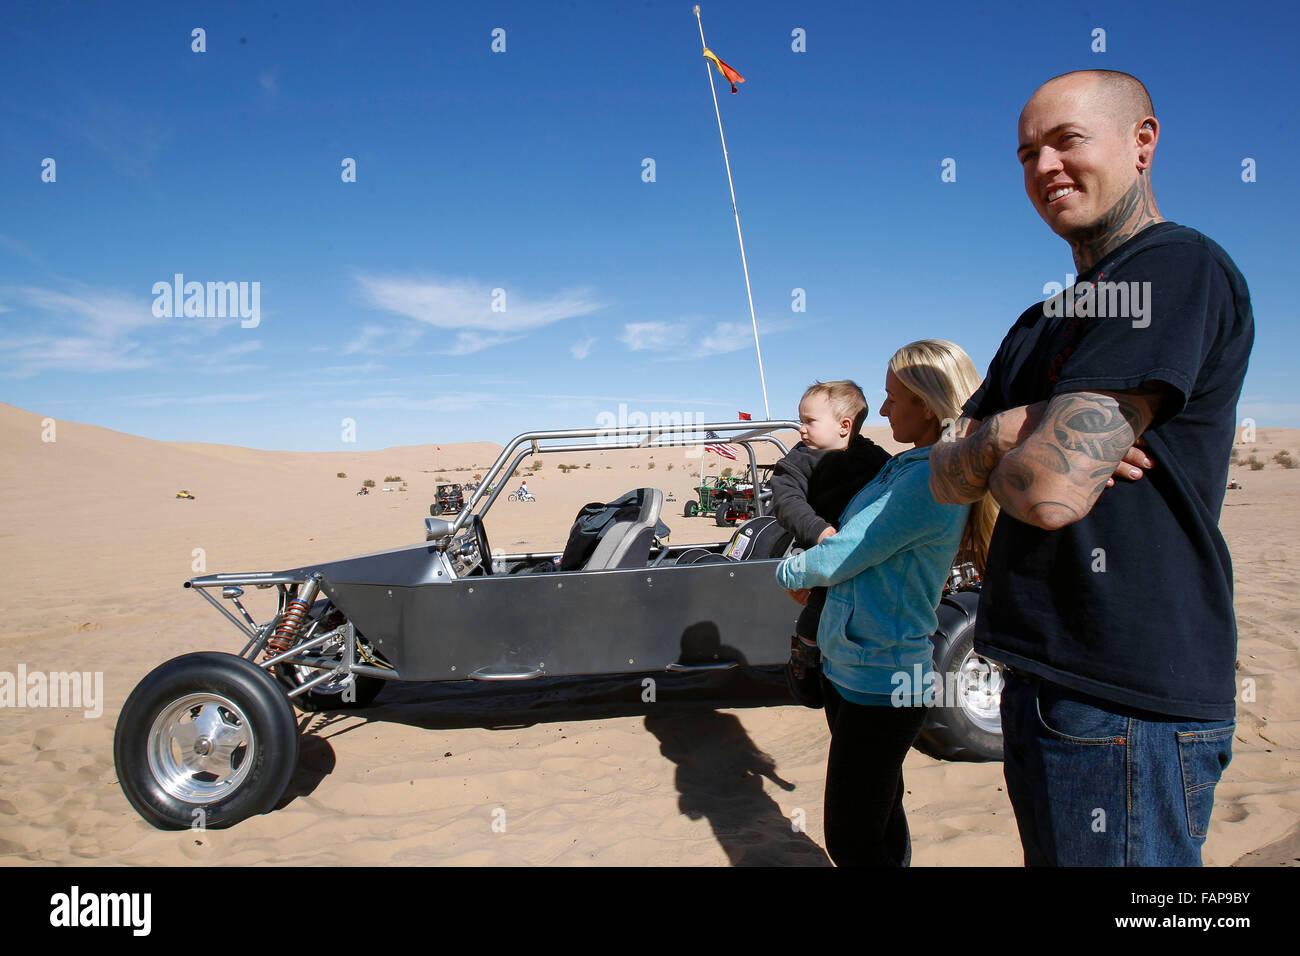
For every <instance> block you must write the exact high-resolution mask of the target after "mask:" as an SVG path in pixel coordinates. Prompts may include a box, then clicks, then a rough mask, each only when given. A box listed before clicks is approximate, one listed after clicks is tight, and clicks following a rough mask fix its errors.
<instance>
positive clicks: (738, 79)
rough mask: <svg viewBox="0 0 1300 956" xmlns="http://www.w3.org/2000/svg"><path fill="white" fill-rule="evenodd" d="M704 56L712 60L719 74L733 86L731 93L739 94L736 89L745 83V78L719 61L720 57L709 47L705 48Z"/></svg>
mask: <svg viewBox="0 0 1300 956" xmlns="http://www.w3.org/2000/svg"><path fill="white" fill-rule="evenodd" d="M704 55H705V56H706V57H708V58H709V59H710V60H712V61H713V65H714V66H716V67H717V68H718V72H719V73H721V74H722V75H723V76H724V77H726V79H727V82H729V83H730V84H731V92H733V93H739V92H740V91H739V90H737V89H736V84H737V83H744V82H745V78H744V77H743V76H741V75H740V74H739V73H737V72H736V71H735V70H733V69H732V68H731V67H729V66H727V64H725V63H723V62H722V61H721V60H719V59H718V55H717V54H716V53H714V52H713V51H712V50H710V49H709V48H708V47H705V48H704Z"/></svg>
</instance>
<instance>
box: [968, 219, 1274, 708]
mask: <svg viewBox="0 0 1300 956" xmlns="http://www.w3.org/2000/svg"><path fill="white" fill-rule="evenodd" d="M1125 299H1127V302H1125ZM1069 313H1073V314H1069ZM1254 334H1255V333H1254V319H1253V316H1252V314H1251V308H1250V294H1249V292H1248V291H1247V289H1246V282H1245V280H1244V279H1243V278H1242V276H1241V273H1240V272H1239V271H1238V270H1237V267H1236V266H1235V265H1234V264H1233V262H1232V260H1231V259H1230V258H1229V257H1228V255H1227V253H1225V252H1224V251H1223V250H1222V249H1220V248H1219V247H1218V246H1217V245H1216V244H1215V243H1214V242H1212V241H1211V240H1209V239H1207V238H1206V237H1205V236H1203V235H1201V234H1200V233H1199V232H1197V231H1196V230H1194V229H1189V228H1187V227H1185V226H1179V225H1177V224H1175V223H1170V222H1165V223H1157V224H1156V225H1154V226H1150V227H1148V228H1147V229H1144V230H1143V231H1142V232H1141V233H1139V234H1138V235H1137V236H1135V237H1133V238H1132V239H1130V240H1129V241H1128V242H1126V243H1125V244H1124V245H1122V246H1120V247H1119V248H1118V249H1116V250H1114V251H1113V252H1112V253H1111V254H1110V255H1108V256H1106V258H1105V259H1103V260H1102V261H1101V262H1099V263H1098V264H1097V266H1096V267H1094V268H1093V269H1091V270H1089V271H1088V272H1086V273H1084V274H1083V275H1081V276H1079V280H1078V283H1077V284H1076V285H1075V286H1074V287H1073V288H1072V289H1067V290H1065V292H1064V293H1062V295H1061V296H1058V297H1055V298H1054V299H1049V300H1048V302H1046V303H1039V304H1037V305H1035V306H1033V307H1032V308H1030V309H1028V310H1027V311H1026V312H1025V313H1024V314H1023V315H1022V316H1021V317H1020V319H1019V321H1017V322H1016V324H1015V325H1014V326H1013V327H1012V329H1011V331H1010V332H1008V333H1007V336H1006V338H1005V339H1004V340H1003V342H1002V345H1001V347H1000V348H999V349H998V353H997V355H996V356H995V357H994V359H993V362H992V363H991V364H990V366H989V371H988V375H987V376H986V378H985V380H984V384H983V385H982V386H981V387H980V389H979V391H978V392H976V393H975V395H974V396H972V398H971V399H970V401H969V402H967V403H966V406H965V409H964V411H965V413H966V414H967V415H970V416H971V417H973V418H977V419H983V418H987V417H988V416H989V415H992V414H994V413H996V412H999V411H1002V410H1004V409H1007V408H1013V407H1016V406H1019V405H1029V404H1032V403H1034V402H1038V401H1042V400H1044V399H1048V398H1051V397H1052V396H1054V395H1057V394H1059V393H1062V392H1077V391H1122V390H1125V389H1134V388H1137V387H1138V386H1140V385H1142V383H1143V382H1151V381H1156V382H1163V383H1166V384H1167V385H1168V386H1169V388H1168V389H1167V392H1166V395H1165V397H1164V399H1163V400H1162V401H1161V404H1160V407H1159V409H1158V411H1157V413H1156V418H1155V420H1154V421H1153V422H1152V423H1151V425H1150V427H1148V429H1147V431H1146V432H1145V433H1144V437H1145V439H1146V441H1147V444H1148V446H1149V449H1150V453H1151V458H1152V460H1153V462H1154V463H1155V467H1154V468H1152V469H1150V470H1149V471H1147V472H1146V474H1145V476H1144V477H1143V478H1142V479H1141V480H1139V481H1136V482H1132V483H1130V482H1126V481H1119V482H1116V484H1115V486H1114V487H1113V488H1108V489H1106V490H1105V491H1103V492H1102V494H1101V497H1100V498H1099V499H1098V501H1097V503H1096V504H1095V505H1094V506H1093V508H1092V510H1091V511H1090V512H1089V513H1088V514H1087V515H1086V516H1084V517H1083V518H1082V519H1080V520H1079V521H1077V522H1075V523H1074V524H1071V525H1068V526H1067V527H1065V528H1062V529H1060V530H1058V531H1045V530H1043V529H1041V528H1036V527H1034V526H1032V525H1028V524H1024V523H1022V522H1020V521H1017V520H1016V519H1015V518H1012V517H1011V516H1010V515H1007V514H1005V513H1003V514H1002V515H1001V516H1000V517H999V518H998V523H997V526H996V528H995V530H994V534H993V541H992V543H991V545H990V549H989V560H988V572H987V574H986V576H985V584H984V590H983V592H982V594H981V595H980V605H979V614H978V616H977V622H976V631H975V634H976V640H975V647H976V650H977V651H978V652H979V653H982V654H985V655H986V656H988V657H990V658H992V659H994V660H998V661H1002V662H1004V663H1006V664H1010V665H1011V666H1013V667H1016V668H1018V669H1021V670H1024V671H1028V672H1030V673H1032V674H1036V675H1038V676H1039V677H1042V678H1044V679H1046V680H1050V681H1053V682H1055V683H1058V684H1061V685H1063V686H1066V687H1070V688H1073V689H1075V690H1078V691H1081V692H1083V693H1086V694H1091V695H1093V696H1096V697H1100V698H1102V699H1105V700H1109V701H1113V702H1115V703H1119V704H1122V705H1126V706H1129V707H1133V708H1138V709H1142V710H1148V711H1154V712H1156V713H1160V714H1168V715H1172V716H1181V717H1190V718H1197V719H1204V720H1215V719H1222V718H1228V717H1231V716H1233V712H1234V701H1235V697H1236V683H1235V676H1234V670H1235V663H1236V648H1237V627H1236V618H1235V616H1234V614H1233V608H1232V563H1231V559H1230V558H1229V555H1228V548H1227V545H1226V544H1225V543H1224V541H1223V536H1222V535H1221V534H1220V533H1219V526H1218V525H1219V513H1220V511H1221V509H1222V507H1223V495H1224V490H1225V486H1226V484H1227V475H1228V458H1229V454H1230V452H1231V449H1232V443H1233V436H1234V433H1235V428H1236V405H1237V398H1238V396H1239V395H1240V393H1241V386H1242V380H1243V378H1244V377H1245V374H1246V362H1247V359H1248V358H1249V356H1250V349H1251V345H1252V343H1253V341H1254Z"/></svg>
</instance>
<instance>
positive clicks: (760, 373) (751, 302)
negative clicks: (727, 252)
mask: <svg viewBox="0 0 1300 956" xmlns="http://www.w3.org/2000/svg"><path fill="white" fill-rule="evenodd" d="M693 12H694V14H695V23H696V25H697V26H698V27H699V28H700V46H702V47H703V48H704V49H706V50H707V49H708V48H709V45H708V44H707V43H705V42H704V21H703V20H701V19H700V5H699V4H698V3H697V4H696V5H695V7H694V8H693ZM704 70H705V72H706V73H708V74H709V89H710V90H711V91H712V92H713V112H714V113H715V114H716V115H717V117H718V136H719V138H720V139H721V140H722V161H723V162H724V163H725V164H726V166H727V186H728V188H729V189H730V190H731V211H732V213H734V214H735V217H736V238H737V239H738V240H740V266H741V268H742V269H744V271H745V294H746V295H747V296H749V320H750V322H751V323H752V324H753V326H754V352H755V354H756V355H757V356H758V380H759V382H760V383H762V386H763V417H764V419H766V420H767V421H771V420H772V412H771V409H770V408H768V404H767V376H766V375H764V374H763V350H762V349H761V348H759V345H758V317H757V316H756V315H755V314H754V293H753V291H752V290H751V289H750V287H749V262H748V261H747V260H746V258H745V237H744V236H743V235H742V234H741V232H740V210H739V209H738V208H737V207H736V184H735V183H734V182H733V181H732V179H731V159H730V157H729V156H728V155H727V136H726V134H725V133H723V132H722V110H720V109H719V108H718V89H717V87H716V86H715V85H714V83H713V69H712V68H711V67H710V66H709V62H708V60H705V61H704Z"/></svg>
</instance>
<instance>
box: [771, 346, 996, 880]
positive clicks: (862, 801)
mask: <svg viewBox="0 0 1300 956" xmlns="http://www.w3.org/2000/svg"><path fill="white" fill-rule="evenodd" d="M979 384H980V376H979V374H978V373H977V372H976V371H975V366H974V364H973V363H972V362H971V360H970V356H968V355H967V354H966V353H965V352H964V351H963V350H962V348H961V347H960V346H958V345H955V344H953V343H952V342H945V341H941V340H938V339H926V340H924V341H921V342H913V343H912V344H911V345H906V346H904V347H903V348H901V349H899V350H898V351H897V352H896V353H895V354H894V357H893V358H892V359H890V361H889V370H888V371H887V372H886V374H885V394H886V398H885V402H884V404H883V405H882V406H881V409H880V414H881V415H883V416H884V417H886V418H887V419H889V424H890V427H891V428H892V430H893V433H894V440H895V441H898V442H904V443H907V444H911V445H912V446H913V447H912V448H911V449H909V450H908V451H904V452H901V453H899V454H898V455H895V456H894V457H893V458H891V459H890V460H889V462H888V463H886V465H885V466H884V468H882V469H881V470H880V473H879V474H878V475H876V477H875V478H874V479H872V481H871V482H869V483H868V484H867V485H865V486H864V487H863V488H862V490H861V491H859V492H858V493H857V495H855V496H854V497H853V499H852V500H851V501H850V502H849V504H848V507H847V508H846V509H845V511H844V515H843V517H842V519H841V521H840V528H839V531H838V532H837V533H836V534H834V535H832V536H830V537H828V538H826V539H825V540H824V541H823V542H822V543H820V544H818V545H817V546H816V547H813V548H809V549H808V550H807V551H804V552H802V553H800V554H796V555H794V556H792V557H790V558H787V559H786V560H784V561H782V562H781V563H780V564H779V565H778V566H777V571H776V577H777V581H778V582H780V584H781V585H782V586H783V587H785V588H786V589H788V590H791V591H792V592H793V593H792V596H793V597H795V600H799V599H800V597H801V596H802V595H801V594H799V593H798V592H800V591H802V590H803V589H806V588H812V587H828V588H829V591H828V592H827V595H826V604H825V608H824V610H823V611H822V615H821V622H820V624H819V625H818V630H817V646H818V648H819V649H820V651H821V658H822V682H823V693H824V697H825V701H826V721H827V723H828V724H829V725H830V730H831V747H830V755H829V757H828V760H827V765H826V798H825V830H826V850H827V852H828V853H829V854H830V857H831V859H832V860H833V861H834V862H835V863H836V865H839V866H849V865H867V866H906V865H908V863H909V862H910V860H911V852H912V849H911V838H910V835H909V833H908V829H907V818H906V816H905V815H904V813H903V774H902V766H903V758H904V757H906V756H907V752H908V750H909V749H910V748H911V746H912V744H913V742H914V741H915V740H916V735H917V733H918V732H919V731H920V729H921V725H922V724H923V723H924V721H925V709H924V707H923V706H922V705H923V692H924V691H925V689H926V688H927V686H932V685H931V684H930V682H929V681H928V680H927V678H926V675H927V674H928V673H929V672H930V669H931V662H930V659H931V654H932V648H931V645H930V635H931V634H933V633H934V630H935V627H936V626H937V619H936V617H935V608H936V607H937V606H938V604H939V599H940V597H941V596H942V593H943V583H944V580H945V579H946V577H947V575H948V570H949V568H950V567H951V566H952V562H953V558H954V557H955V556H956V555H957V554H958V552H959V551H961V552H962V553H963V554H964V556H967V557H968V558H969V559H970V560H973V561H974V562H975V564H976V567H977V568H979V569H981V570H982V569H983V562H984V558H985V555H986V554H987V552H988V542H989V538H990V536H991V534H992V530H993V522H994V519H995V518H996V514H997V511H996V505H995V504H994V503H993V501H992V498H991V497H989V496H987V495H986V496H985V498H984V499H983V500H982V501H979V502H976V503H975V504H973V505H970V504H966V505H955V504H953V505H944V504H939V503H938V502H936V501H935V500H934V496H933V495H932V494H931V493H930V446H931V445H933V444H934V443H935V442H937V441H939V440H940V439H941V438H942V436H943V430H944V428H945V427H947V425H949V424H950V423H951V422H953V421H955V420H956V419H957V418H959V417H960V416H961V407H962V405H963V404H964V403H965V402H966V400H967V399H968V398H970V396H971V395H972V394H973V393H974V392H975V390H976V389H977V388H978V387H979ZM916 668H919V670H917V669H916ZM917 674H920V675H921V683H920V685H918V686H913V684H914V683H915V681H916V676H917ZM900 704H901V705H902V706H899V705H900Z"/></svg>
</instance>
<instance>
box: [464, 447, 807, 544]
mask: <svg viewBox="0 0 1300 956" xmlns="http://www.w3.org/2000/svg"><path fill="white" fill-rule="evenodd" d="M799 428H800V424H799V423H798V422H792V421H764V422H712V423H708V424H698V423H697V424H685V425H683V424H680V423H671V422H670V423H661V424H657V425H654V424H650V425H627V426H623V427H621V428H566V429H559V430H556V431H535V432H524V433H523V434H522V435H516V436H515V437H514V438H512V439H511V440H510V442H509V444H507V445H506V447H505V448H503V449H501V454H500V455H498V456H497V460H496V461H495V462H493V463H492V467H491V468H489V469H488V472H487V474H486V475H484V476H483V480H482V481H481V482H480V483H479V486H478V488H477V489H475V491H474V494H473V495H472V496H471V497H470V499H469V500H468V501H467V502H465V507H464V508H462V509H461V511H460V513H459V514H457V515H456V520H455V521H453V522H452V524H451V526H450V528H449V529H448V531H447V534H448V535H449V536H451V535H455V534H456V533H457V532H459V531H460V530H461V529H463V528H464V527H465V526H466V525H467V524H469V522H470V519H471V518H472V517H473V516H474V515H475V514H480V515H481V514H486V513H487V512H488V510H489V509H491V507H492V505H493V504H494V503H495V502H496V499H497V496H498V495H500V494H501V492H502V491H503V490H504V488H505V485H504V484H501V483H500V482H498V481H497V480H496V479H497V478H498V476H501V475H512V474H514V471H515V469H516V468H518V467H519V466H520V465H521V464H522V463H523V460H524V459H525V458H528V457H530V456H535V455H546V454H555V453H559V452H566V453H567V452H574V453H576V452H590V451H622V450H627V449H629V448H683V447H692V446H699V445H714V444H718V443H722V444H736V445H741V446H743V448H744V450H745V453H746V455H747V457H748V459H749V469H750V474H751V475H753V476H754V480H755V482H756V483H757V481H758V459H757V457H756V456H755V455H754V446H753V445H752V444H751V443H752V442H756V441H763V442H770V443H771V444H773V445H775V446H776V447H777V448H778V449H780V452H781V456H782V457H784V456H785V455H786V454H787V453H788V452H789V449H788V448H786V446H785V444H784V443H783V442H782V441H781V440H780V439H779V438H777V437H776V435H775V434H774V433H775V432H778V431H786V430H792V431H794V432H796V433H797V432H798V431H799ZM727 432H739V433H740V434H736V435H732V436H730V437H729V436H727V435H726V434H725V433H727ZM710 433H711V435H712V437H711V436H710ZM578 438H597V439H600V440H599V441H595V442H580V443H572V442H573V439H578ZM619 439H621V440H619ZM628 439H633V440H636V439H639V440H636V441H629V440H628ZM566 443H567V444H566ZM521 446H526V447H523V448H522V450H518V451H516V450H517V449H520V448H521ZM512 454H513V455H514V458H513V460H511V455H512ZM507 461H509V464H508V465H507V464H506V462H507ZM487 489H491V490H492V494H491V496H490V497H487V496H486V491H487ZM755 497H756V499H757V501H756V504H755V507H756V508H757V509H758V514H760V515H762V514H767V511H766V509H765V506H766V504H767V503H766V501H764V500H762V498H761V496H758V495H756V496H755ZM485 498H486V500H484V499H485ZM480 504H482V507H481V508H479V507H478V506H479V505H480Z"/></svg>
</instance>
